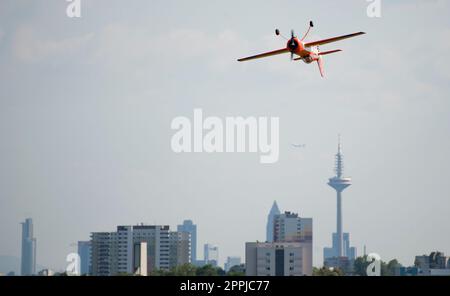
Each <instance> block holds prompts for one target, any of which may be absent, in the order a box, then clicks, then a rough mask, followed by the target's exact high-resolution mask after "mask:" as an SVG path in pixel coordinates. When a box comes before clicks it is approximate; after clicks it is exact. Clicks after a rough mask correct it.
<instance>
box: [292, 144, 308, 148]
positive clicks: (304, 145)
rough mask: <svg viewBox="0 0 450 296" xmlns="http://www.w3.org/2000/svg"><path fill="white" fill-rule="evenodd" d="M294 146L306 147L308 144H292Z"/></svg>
mask: <svg viewBox="0 0 450 296" xmlns="http://www.w3.org/2000/svg"><path fill="white" fill-rule="evenodd" d="M292 147H294V148H306V144H292Z"/></svg>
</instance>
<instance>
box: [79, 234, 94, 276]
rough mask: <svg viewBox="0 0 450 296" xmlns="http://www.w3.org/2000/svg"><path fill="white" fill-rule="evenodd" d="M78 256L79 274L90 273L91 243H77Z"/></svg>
mask: <svg viewBox="0 0 450 296" xmlns="http://www.w3.org/2000/svg"><path fill="white" fill-rule="evenodd" d="M78 256H80V274H81V275H85V274H90V273H91V242H90V241H79V242H78Z"/></svg>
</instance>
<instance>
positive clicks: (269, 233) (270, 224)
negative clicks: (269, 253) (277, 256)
mask: <svg viewBox="0 0 450 296" xmlns="http://www.w3.org/2000/svg"><path fill="white" fill-rule="evenodd" d="M279 214H280V209H279V208H278V205H277V202H276V201H274V202H273V205H272V208H271V209H270V212H269V215H268V216H267V227H266V241H267V242H269V243H270V242H273V230H274V219H275V216H276V215H279Z"/></svg>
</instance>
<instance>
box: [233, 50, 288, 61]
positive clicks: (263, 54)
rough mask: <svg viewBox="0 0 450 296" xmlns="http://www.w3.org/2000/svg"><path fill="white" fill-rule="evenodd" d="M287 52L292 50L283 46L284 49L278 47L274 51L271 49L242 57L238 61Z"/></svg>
mask: <svg viewBox="0 0 450 296" xmlns="http://www.w3.org/2000/svg"><path fill="white" fill-rule="evenodd" d="M286 52H290V50H289V49H288V48H282V49H277V50H274V51H269V52H265V53H261V54H257V55H254V56H250V57H246V58H242V59H239V60H238V61H239V62H244V61H248V60H254V59H260V58H265V57H270V56H273V55H277V54H282V53H286Z"/></svg>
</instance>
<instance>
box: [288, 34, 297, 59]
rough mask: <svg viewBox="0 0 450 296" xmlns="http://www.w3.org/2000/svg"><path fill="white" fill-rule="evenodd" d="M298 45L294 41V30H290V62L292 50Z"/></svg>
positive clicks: (292, 57)
mask: <svg viewBox="0 0 450 296" xmlns="http://www.w3.org/2000/svg"><path fill="white" fill-rule="evenodd" d="M297 46H298V44H297V41H295V33H294V30H291V39H290V40H289V49H290V50H291V61H292V60H294V50H295V49H296V48H297Z"/></svg>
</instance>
